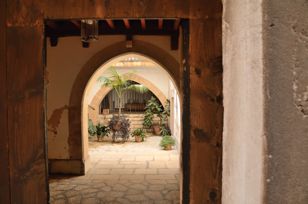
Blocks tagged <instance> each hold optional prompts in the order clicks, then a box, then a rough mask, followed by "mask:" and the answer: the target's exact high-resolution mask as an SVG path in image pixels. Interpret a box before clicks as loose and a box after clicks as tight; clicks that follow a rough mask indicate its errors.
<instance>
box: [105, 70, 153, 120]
mask: <svg viewBox="0 0 308 204" xmlns="http://www.w3.org/2000/svg"><path fill="white" fill-rule="evenodd" d="M109 70H110V71H111V76H110V77H104V76H102V77H100V78H99V81H100V82H101V83H102V86H106V87H110V88H112V89H114V90H115V92H116V94H117V96H118V100H119V101H118V102H119V112H118V117H119V118H120V116H121V114H122V96H123V93H124V92H125V91H126V90H134V91H137V92H140V93H145V92H147V91H148V89H147V88H146V87H145V86H143V85H141V84H135V83H133V82H132V81H130V80H128V77H129V74H125V75H121V74H119V73H118V72H117V70H116V69H115V68H113V67H111V68H110V69H109Z"/></svg>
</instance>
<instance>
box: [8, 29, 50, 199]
mask: <svg viewBox="0 0 308 204" xmlns="http://www.w3.org/2000/svg"><path fill="white" fill-rule="evenodd" d="M7 34H8V35H7V52H8V58H7V62H8V64H7V66H8V71H7V73H8V80H9V81H11V82H14V83H10V84H9V86H8V90H9V93H8V96H9V103H8V129H9V137H10V144H9V149H10V150H11V151H10V174H11V191H12V195H11V202H12V203H33V204H36V203H37V204H39V203H46V202H47V187H48V186H47V183H46V178H47V175H46V163H45V140H44V135H45V129H44V125H45V124H44V123H45V118H44V117H45V116H44V114H45V110H44V66H43V56H42V52H43V37H42V34H43V23H42V24H41V25H38V26H35V27H20V26H16V27H15V26H14V27H13V26H11V27H9V28H8V32H7ZM29 50H31V52H30V51H29ZM34 56H35V57H34ZM29 121H31V122H29ZM29 195H31V196H29Z"/></svg>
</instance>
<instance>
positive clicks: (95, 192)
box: [49, 136, 180, 204]
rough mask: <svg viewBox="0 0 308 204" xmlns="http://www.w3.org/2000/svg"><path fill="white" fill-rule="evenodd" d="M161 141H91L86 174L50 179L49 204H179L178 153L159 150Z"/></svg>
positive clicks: (155, 139) (156, 138) (159, 138)
mask: <svg viewBox="0 0 308 204" xmlns="http://www.w3.org/2000/svg"><path fill="white" fill-rule="evenodd" d="M160 140H161V137H160V136H151V137H148V138H147V139H146V141H145V142H142V143H135V142H133V141H129V142H126V143H110V142H96V141H95V140H94V139H92V140H90V141H89V155H90V163H91V164H90V168H89V170H88V172H87V174H86V175H85V176H74V177H68V176H66V177H63V176H53V177H52V178H50V181H49V182H50V185H49V186H50V203H51V204H98V203H128V204H129V203H134V204H135V203H146V204H151V203H166V204H167V203H179V200H180V198H179V196H180V191H179V181H180V178H179V176H180V166H179V154H178V152H177V150H171V151H164V150H161V149H160V147H159V142H160Z"/></svg>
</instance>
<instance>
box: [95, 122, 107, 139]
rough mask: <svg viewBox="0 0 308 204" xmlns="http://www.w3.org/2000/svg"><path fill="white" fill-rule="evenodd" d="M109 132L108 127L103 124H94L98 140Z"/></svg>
mask: <svg viewBox="0 0 308 204" xmlns="http://www.w3.org/2000/svg"><path fill="white" fill-rule="evenodd" d="M109 132H110V128H109V127H108V126H105V125H101V124H100V123H98V124H97V125H96V136H97V141H100V139H102V138H104V137H105V136H108V135H109Z"/></svg>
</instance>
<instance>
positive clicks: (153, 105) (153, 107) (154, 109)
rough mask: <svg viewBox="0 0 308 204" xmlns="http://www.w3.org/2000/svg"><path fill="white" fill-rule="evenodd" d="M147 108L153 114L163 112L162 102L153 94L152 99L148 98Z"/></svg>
mask: <svg viewBox="0 0 308 204" xmlns="http://www.w3.org/2000/svg"><path fill="white" fill-rule="evenodd" d="M145 110H149V111H150V112H151V113H152V114H157V115H159V114H161V112H162V107H161V105H160V103H159V102H158V101H157V99H156V98H155V97H153V96H152V97H151V99H150V100H148V102H147V104H146V106H145Z"/></svg>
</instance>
